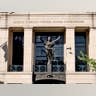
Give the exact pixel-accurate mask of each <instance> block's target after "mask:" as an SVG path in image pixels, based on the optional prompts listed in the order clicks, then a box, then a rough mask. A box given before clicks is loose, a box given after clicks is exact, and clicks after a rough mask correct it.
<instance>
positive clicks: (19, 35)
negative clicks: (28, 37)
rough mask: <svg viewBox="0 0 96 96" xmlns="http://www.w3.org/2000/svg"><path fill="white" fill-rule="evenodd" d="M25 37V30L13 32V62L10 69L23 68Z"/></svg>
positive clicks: (20, 69) (18, 69)
mask: <svg viewBox="0 0 96 96" xmlns="http://www.w3.org/2000/svg"><path fill="white" fill-rule="evenodd" d="M23 39H24V32H13V44H12V45H13V50H12V64H11V65H10V66H9V70H10V71H22V70H23V49H24V47H23V46H24V40H23Z"/></svg>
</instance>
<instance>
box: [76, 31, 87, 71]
mask: <svg viewBox="0 0 96 96" xmlns="http://www.w3.org/2000/svg"><path fill="white" fill-rule="evenodd" d="M80 51H82V52H83V53H84V54H86V53H87V52H86V32H75V64H76V66H75V70H76V71H87V68H86V67H87V64H86V63H85V62H83V61H81V60H79V59H78V56H80Z"/></svg>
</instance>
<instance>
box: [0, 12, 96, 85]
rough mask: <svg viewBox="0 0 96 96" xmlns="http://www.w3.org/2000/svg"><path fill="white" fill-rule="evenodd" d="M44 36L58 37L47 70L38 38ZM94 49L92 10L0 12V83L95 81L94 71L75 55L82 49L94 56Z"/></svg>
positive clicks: (95, 22)
mask: <svg viewBox="0 0 96 96" xmlns="http://www.w3.org/2000/svg"><path fill="white" fill-rule="evenodd" d="M48 36H51V38H52V40H54V39H56V38H57V37H58V36H60V37H61V38H60V40H59V41H58V42H57V43H56V44H55V47H54V60H53V61H52V64H51V67H50V68H51V70H50V71H49V69H48V67H49V66H48V65H47V58H46V54H45V53H44V52H43V51H44V45H43V43H42V42H41V41H40V37H42V38H43V39H44V40H45V41H46V40H47V37H48ZM42 50H43V51H42ZM95 50H96V14H95V13H76V14H75V13H74V14H71V13H70V14H66V13H65V14H64V13H15V12H10V13H9V12H1V13H0V82H1V83H7V84H10V83H17V84H18V83H20V84H22V83H25V84H27V83H28V84H43V83H44V84H69V83H76V84H79V83H80V84H83V83H89V84H91V83H96V73H95V72H92V71H91V70H89V69H90V68H88V65H87V64H85V63H84V62H81V61H80V60H78V58H77V56H79V55H80V54H79V52H80V51H83V52H84V53H86V54H87V55H88V56H89V57H90V58H94V59H96V53H95Z"/></svg>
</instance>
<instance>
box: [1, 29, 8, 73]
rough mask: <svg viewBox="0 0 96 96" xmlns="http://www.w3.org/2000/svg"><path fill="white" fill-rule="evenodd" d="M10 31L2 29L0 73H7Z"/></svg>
mask: <svg viewBox="0 0 96 96" xmlns="http://www.w3.org/2000/svg"><path fill="white" fill-rule="evenodd" d="M7 64H8V29H0V72H7V66H8V65H7Z"/></svg>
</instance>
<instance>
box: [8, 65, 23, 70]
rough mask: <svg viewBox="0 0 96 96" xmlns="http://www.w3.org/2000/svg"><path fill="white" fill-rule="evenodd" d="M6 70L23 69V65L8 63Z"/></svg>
mask: <svg viewBox="0 0 96 96" xmlns="http://www.w3.org/2000/svg"><path fill="white" fill-rule="evenodd" d="M8 70H9V71H12V72H19V71H22V70H23V65H9V68H8Z"/></svg>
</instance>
